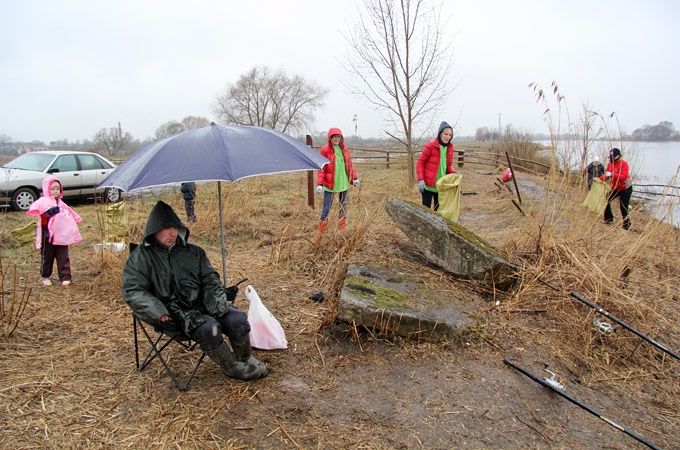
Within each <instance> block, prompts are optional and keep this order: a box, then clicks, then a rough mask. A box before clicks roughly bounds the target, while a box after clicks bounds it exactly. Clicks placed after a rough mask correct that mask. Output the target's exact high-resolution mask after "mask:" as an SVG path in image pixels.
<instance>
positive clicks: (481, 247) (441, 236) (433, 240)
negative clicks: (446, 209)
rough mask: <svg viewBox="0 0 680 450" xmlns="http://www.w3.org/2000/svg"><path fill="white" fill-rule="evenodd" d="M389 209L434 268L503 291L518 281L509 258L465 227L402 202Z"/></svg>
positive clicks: (396, 201)
mask: <svg viewBox="0 0 680 450" xmlns="http://www.w3.org/2000/svg"><path fill="white" fill-rule="evenodd" d="M385 208H386V209H387V212H388V214H389V215H390V217H392V220H393V221H394V223H395V224H396V225H397V226H398V227H399V229H401V231H403V232H404V234H405V235H406V237H407V238H408V239H409V240H410V241H411V242H412V243H413V244H414V245H415V246H416V247H418V249H419V250H420V251H421V252H422V253H423V254H424V255H425V257H426V258H427V260H428V261H430V262H431V263H433V264H434V265H436V266H439V267H441V268H442V269H444V270H446V271H447V272H450V273H452V274H454V275H456V276H458V277H462V278H468V279H472V280H475V281H477V282H479V283H482V284H484V285H486V286H489V287H492V288H494V287H495V288H498V289H501V290H506V289H508V288H510V287H511V286H512V285H513V284H514V282H515V281H516V280H515V278H514V277H513V273H514V269H513V267H512V265H510V264H509V263H508V262H507V257H506V255H505V254H504V253H503V252H502V251H500V250H498V249H496V248H495V247H494V246H493V245H491V244H490V243H488V242H487V241H485V240H484V239H482V238H481V237H479V236H477V235H476V234H475V233H473V232H472V231H470V230H468V229H467V228H465V227H464V226H462V225H461V224H458V223H454V222H451V221H449V220H447V219H445V218H443V217H441V216H440V215H438V214H437V213H436V212H434V211H432V210H431V209H429V208H425V207H424V206H422V205H417V204H414V203H411V202H407V201H405V200H402V199H399V198H391V199H390V200H389V201H388V202H387V204H386V205H385Z"/></svg>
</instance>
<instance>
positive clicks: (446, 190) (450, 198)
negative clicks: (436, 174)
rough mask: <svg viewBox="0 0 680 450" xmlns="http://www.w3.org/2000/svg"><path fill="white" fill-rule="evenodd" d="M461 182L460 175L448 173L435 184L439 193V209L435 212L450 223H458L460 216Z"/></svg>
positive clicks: (461, 177)
mask: <svg viewBox="0 0 680 450" xmlns="http://www.w3.org/2000/svg"><path fill="white" fill-rule="evenodd" d="M462 181H463V176H462V175H459V174H457V173H450V174H448V175H445V176H443V177H441V178H440V179H438V180H437V183H435V186H436V187H437V190H438V191H439V209H438V210H437V212H438V213H439V215H440V216H442V217H444V218H446V219H449V220H450V221H451V222H458V216H459V215H460V184H461V182H462Z"/></svg>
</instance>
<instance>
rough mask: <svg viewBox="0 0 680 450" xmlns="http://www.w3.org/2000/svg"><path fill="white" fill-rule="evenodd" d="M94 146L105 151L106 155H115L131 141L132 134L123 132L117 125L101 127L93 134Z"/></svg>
mask: <svg viewBox="0 0 680 450" xmlns="http://www.w3.org/2000/svg"><path fill="white" fill-rule="evenodd" d="M93 140H94V144H95V146H96V147H97V148H98V149H100V150H103V151H104V152H106V154H107V155H108V156H115V155H116V154H118V152H120V150H121V149H122V148H123V147H125V146H126V145H128V144H129V143H130V142H132V135H131V134H130V133H128V132H125V133H123V131H122V129H121V128H120V124H118V127H111V128H102V129H101V130H99V131H97V133H96V134H95V135H94V139H93Z"/></svg>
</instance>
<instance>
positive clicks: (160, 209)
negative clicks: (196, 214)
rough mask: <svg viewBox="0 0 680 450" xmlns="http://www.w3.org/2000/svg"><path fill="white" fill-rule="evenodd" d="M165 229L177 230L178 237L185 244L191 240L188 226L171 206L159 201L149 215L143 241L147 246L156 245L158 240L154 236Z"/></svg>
mask: <svg viewBox="0 0 680 450" xmlns="http://www.w3.org/2000/svg"><path fill="white" fill-rule="evenodd" d="M164 228H177V237H178V238H180V239H181V240H182V242H183V243H184V244H186V243H187V241H188V240H189V229H188V228H187V227H186V225H184V223H182V220H181V219H180V218H179V216H178V215H177V214H176V213H175V211H174V210H173V209H172V207H171V206H170V205H168V204H167V203H165V202H163V201H159V202H158V203H156V204H155V205H154V207H153V209H151V212H150V213H149V218H148V219H147V220H146V227H145V228H144V237H143V238H142V240H143V241H144V242H145V243H146V244H151V245H152V244H155V243H156V239H155V237H154V235H155V234H156V233H157V232H159V231H161V230H162V229H164Z"/></svg>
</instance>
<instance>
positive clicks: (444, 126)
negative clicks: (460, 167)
mask: <svg viewBox="0 0 680 450" xmlns="http://www.w3.org/2000/svg"><path fill="white" fill-rule="evenodd" d="M447 128H450V129H451V131H452V132H453V127H452V126H451V125H449V123H448V122H447V121H445V120H444V121H442V123H440V124H439V130H438V131H437V140H438V141H439V145H441V146H444V147H446V146H447V145H449V144H450V143H451V141H449V144H444V142H442V132H443V131H444V130H446V129H447ZM451 140H453V136H451Z"/></svg>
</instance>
